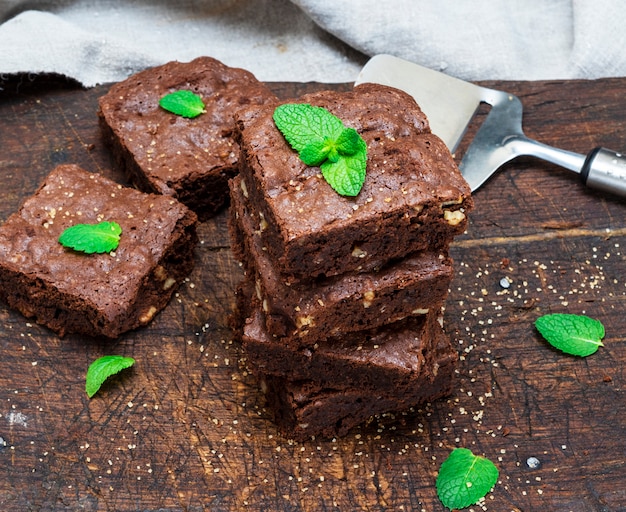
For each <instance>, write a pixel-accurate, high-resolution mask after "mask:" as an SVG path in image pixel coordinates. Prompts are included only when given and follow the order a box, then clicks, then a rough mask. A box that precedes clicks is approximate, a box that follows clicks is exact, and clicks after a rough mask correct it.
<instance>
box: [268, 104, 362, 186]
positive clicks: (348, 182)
mask: <svg viewBox="0 0 626 512" xmlns="http://www.w3.org/2000/svg"><path fill="white" fill-rule="evenodd" d="M273 118H274V122H275V123H276V127H277V128H278V129H279V130H280V132H281V133H282V134H283V136H284V137H285V139H286V140H287V142H288V143H289V144H290V145H291V147H292V148H293V149H294V150H296V151H297V152H298V154H299V156H300V160H302V161H303V162H304V163H305V164H306V165H310V166H319V167H320V169H321V171H322V176H324V179H325V180H326V181H327V182H328V184H329V185H330V186H331V187H332V188H333V189H334V190H335V192H337V193H338V194H340V195H342V196H353V197H354V196H357V195H358V194H359V192H360V191H361V187H362V186H363V183H364V182H365V167H366V164H367V144H366V143H365V141H364V140H363V138H362V137H361V136H360V135H359V133H358V132H357V131H356V130H355V129H354V128H348V127H346V126H344V124H343V122H342V121H341V119H339V118H338V117H336V116H335V115H333V114H331V113H330V112H329V111H328V110H326V109H325V108H322V107H316V106H313V105H309V104H307V103H287V104H284V105H280V106H278V107H277V108H276V110H275V111H274V116H273Z"/></svg>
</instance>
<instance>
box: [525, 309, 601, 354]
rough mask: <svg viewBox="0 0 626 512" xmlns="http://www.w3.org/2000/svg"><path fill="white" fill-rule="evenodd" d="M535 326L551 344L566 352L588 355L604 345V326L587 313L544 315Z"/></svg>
mask: <svg viewBox="0 0 626 512" xmlns="http://www.w3.org/2000/svg"><path fill="white" fill-rule="evenodd" d="M535 327H536V328H537V330H538V331H539V333H540V334H541V335H542V336H543V337H544V338H545V340H546V341H547V342H548V343H550V345H552V346H553V347H555V348H557V349H559V350H561V351H562V352H565V353H566V354H571V355H574V356H580V357H587V356H590V355H591V354H593V353H595V352H596V351H597V350H598V348H599V347H602V346H604V344H603V343H602V338H604V334H605V333H604V326H603V325H602V323H601V322H600V321H598V320H595V319H594V318H590V317H588V316H585V315H573V314H566V313H553V314H550V315H544V316H541V317H539V318H537V320H536V321H535Z"/></svg>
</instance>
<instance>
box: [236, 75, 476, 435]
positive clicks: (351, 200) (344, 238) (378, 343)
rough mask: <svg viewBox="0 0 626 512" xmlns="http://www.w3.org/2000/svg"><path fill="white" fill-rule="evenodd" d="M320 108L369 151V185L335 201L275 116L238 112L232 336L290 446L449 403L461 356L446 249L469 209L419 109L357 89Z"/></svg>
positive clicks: (323, 97)
mask: <svg viewBox="0 0 626 512" xmlns="http://www.w3.org/2000/svg"><path fill="white" fill-rule="evenodd" d="M295 102H296V103H308V104H311V105H316V106H320V107H324V108H326V109H327V110H329V111H330V112H331V113H332V114H334V115H336V116H337V117H339V118H340V119H341V120H342V121H343V123H344V125H346V126H348V127H352V128H355V129H356V130H357V131H358V132H359V133H360V135H361V136H362V137H363V139H364V140H365V142H366V143H367V148H368V157H367V158H368V160H367V169H366V178H365V183H364V185H363V188H362V189H361V191H360V192H359V194H358V195H357V196H356V197H344V196H341V195H339V194H337V193H336V192H334V191H333V190H332V188H331V187H330V185H329V184H328V183H327V182H326V181H325V180H324V178H323V177H322V175H321V172H320V169H319V168H317V167H309V166H306V165H305V164H304V163H302V161H301V160H300V159H299V157H298V154H297V153H296V152H295V151H293V150H292V149H291V147H290V146H289V145H288V144H287V142H286V141H285V140H284V138H283V136H282V134H281V133H280V132H279V131H278V129H277V128H276V126H275V124H274V121H273V118H272V115H273V111H274V108H275V106H276V105H273V106H272V105H270V106H264V107H260V108H251V109H247V110H243V111H241V112H240V113H239V114H238V115H237V127H238V142H239V145H240V148H241V155H240V160H239V162H240V166H239V175H238V176H237V177H235V178H234V179H233V180H231V182H230V195H231V209H230V215H229V229H230V233H231V240H232V247H233V252H234V254H235V257H236V258H237V259H238V260H239V261H241V263H242V265H243V268H244V270H245V278H244V280H243V281H242V283H241V284H240V286H239V288H238V317H237V318H238V327H239V329H240V332H241V338H242V344H243V351H244V355H245V358H246V362H247V365H248V367H249V368H250V369H251V371H252V372H253V373H254V374H255V376H256V377H257V378H258V380H259V382H260V386H261V389H262V390H263V391H264V393H265V395H266V399H267V402H268V404H269V406H270V409H271V410H272V412H273V415H274V419H275V422H276V424H277V426H278V428H279V429H280V430H281V431H282V433H283V434H284V435H286V436H287V437H290V438H292V439H295V440H304V439H307V438H309V437H310V436H315V435H318V436H323V437H335V436H342V435H345V434H346V433H347V432H348V430H350V429H351V428H352V427H354V426H356V425H358V424H360V423H362V422H364V421H367V420H368V419H369V418H371V417H372V416H375V415H378V414H382V413H387V412H397V411H403V410H406V409H408V408H410V407H412V406H416V405H418V404H421V403H424V402H427V401H432V400H434V399H436V398H439V397H441V396H444V395H446V394H449V393H450V391H451V389H452V385H453V381H454V379H453V375H454V371H455V369H456V362H457V358H458V356H457V352H456V350H455V349H454V348H453V347H452V345H451V342H450V339H449V338H448V337H447V335H446V334H445V332H444V330H443V327H442V324H443V322H442V318H443V314H442V307H443V305H444V302H445V300H446V297H447V294H448V289H449V285H450V281H451V279H452V277H453V264H452V261H451V259H450V257H449V255H448V248H449V245H450V243H451V241H452V240H453V238H454V237H455V236H456V235H459V234H461V233H463V231H464V230H465V228H466V225H467V214H468V212H469V211H470V210H471V208H472V206H473V203H472V198H471V194H470V189H469V186H468V185H467V183H466V182H465V180H464V179H463V177H462V175H461V174H460V172H459V170H458V168H457V166H456V164H455V163H454V160H453V158H452V156H451V154H450V152H449V151H448V149H447V148H446V147H445V145H444V143H443V142H442V141H441V140H440V139H439V138H438V137H436V136H435V135H433V134H432V133H431V132H430V128H429V125H428V121H427V119H426V117H425V115H424V114H423V113H422V111H421V110H420V108H419V107H418V105H417V104H416V103H415V101H414V100H413V98H411V97H410V96H408V95H407V94H405V93H403V92H402V91H399V90H397V89H393V88H390V87H386V86H382V85H375V84H363V85H359V86H357V87H355V88H354V89H353V90H351V91H349V92H336V91H323V92H318V93H313V94H308V95H305V96H302V97H301V98H299V99H297V100H296V101H295Z"/></svg>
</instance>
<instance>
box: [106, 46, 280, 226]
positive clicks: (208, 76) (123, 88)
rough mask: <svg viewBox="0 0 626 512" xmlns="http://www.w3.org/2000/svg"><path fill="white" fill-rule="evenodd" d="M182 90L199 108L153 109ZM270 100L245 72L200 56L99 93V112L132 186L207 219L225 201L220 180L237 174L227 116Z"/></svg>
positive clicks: (224, 187) (225, 191) (231, 121)
mask: <svg viewBox="0 0 626 512" xmlns="http://www.w3.org/2000/svg"><path fill="white" fill-rule="evenodd" d="M181 89H185V90H191V91H193V92H194V93H196V94H198V95H200V96H201V97H202V99H203V101H204V103H205V106H206V113H204V114H201V115H200V116H198V117H196V118H194V119H187V118H183V117H181V116H178V115H175V114H172V113H170V112H167V111H165V110H164V109H162V108H161V107H159V100H160V98H161V97H162V96H164V95H166V94H168V93H171V92H174V91H177V90H181ZM274 101H276V97H275V96H274V94H273V93H272V92H271V91H270V90H269V89H268V88H267V87H266V86H265V85H264V84H262V83H261V82H259V81H258V80H257V79H256V78H255V77H254V76H253V75H252V73H250V72H248V71H246V70H243V69H239V68H231V67H228V66H226V65H224V64H223V63H221V62H220V61H218V60H215V59H213V58H210V57H199V58H197V59H195V60H193V61H191V62H188V63H182V62H169V63H167V64H164V65H162V66H158V67H155V68H151V69H148V70H145V71H142V72H140V73H137V74H135V75H133V76H131V77H129V78H128V79H126V80H124V81H123V82H119V83H117V84H115V85H113V86H112V87H111V89H110V90H109V92H108V93H107V94H105V95H104V96H103V97H101V98H100V100H99V111H98V114H99V118H100V125H101V128H102V133H103V137H104V139H105V141H106V142H107V143H108V145H109V146H110V147H111V149H112V153H113V156H114V159H115V161H116V163H117V164H118V165H119V166H120V167H121V168H122V169H123V170H124V171H125V172H126V175H127V177H128V179H129V180H130V181H131V182H132V183H133V184H134V185H135V186H137V187H138V188H139V189H141V190H143V191H145V192H154V193H160V194H165V195H170V196H173V197H176V198H177V199H178V200H180V201H181V202H182V203H184V204H186V205H187V206H189V207H190V208H191V209H192V210H194V211H195V212H196V213H197V214H198V216H199V218H200V219H201V220H206V219H208V218H210V217H211V216H213V215H214V214H215V213H216V212H217V211H218V210H219V209H220V208H221V207H222V206H223V205H224V204H226V203H227V199H228V189H227V181H228V179H229V178H231V177H232V176H234V175H235V174H236V172H237V165H238V156H239V147H238V144H237V143H236V142H235V140H234V139H233V130H234V128H235V122H234V118H233V115H234V114H235V113H236V112H237V111H238V110H239V109H240V108H243V107H246V106H250V105H261V104H264V103H268V102H274Z"/></svg>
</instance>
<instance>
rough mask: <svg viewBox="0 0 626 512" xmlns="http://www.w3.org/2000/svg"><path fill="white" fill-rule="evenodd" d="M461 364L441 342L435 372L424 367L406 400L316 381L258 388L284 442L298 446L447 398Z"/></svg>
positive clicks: (271, 379) (269, 380) (267, 380)
mask: <svg viewBox="0 0 626 512" xmlns="http://www.w3.org/2000/svg"><path fill="white" fill-rule="evenodd" d="M457 358H458V355H457V353H456V350H454V348H453V347H452V345H451V343H450V341H449V340H448V339H447V338H446V337H442V338H441V340H440V343H439V345H438V346H437V348H436V350H435V356H434V361H433V364H432V366H426V367H425V368H424V369H425V371H424V372H423V373H422V376H421V378H420V384H419V385H416V386H413V387H411V388H410V389H409V390H408V391H407V392H406V393H404V394H400V393H395V392H394V390H393V389H385V388H383V387H381V388H380V389H379V390H377V391H372V390H371V389H369V388H362V387H353V388H348V389H334V388H332V387H331V386H323V385H321V384H320V383H318V382H316V381H315V380H302V381H296V380H294V381H290V380H288V379H286V378H284V377H278V376H272V375H265V376H262V377H261V379H260V384H261V389H262V390H263V392H264V393H265V396H266V398H267V400H268V402H269V405H270V408H271V411H272V413H273V415H274V421H275V422H276V425H277V426H278V429H279V430H280V431H281V433H282V434H283V435H285V436H286V437H289V438H291V439H294V440H296V441H305V440H307V439H310V438H311V436H322V437H325V438H332V437H340V436H344V435H346V434H347V433H348V431H349V430H350V429H351V428H353V427H355V426H357V425H359V424H361V423H364V422H367V421H368V420H370V419H372V418H373V417H374V416H376V415H380V414H384V413H394V412H400V411H405V410H407V409H409V408H410V407H414V406H418V405H420V404H423V403H425V402H431V401H433V400H436V399H439V398H442V397H444V396H446V395H449V394H450V393H451V391H452V383H453V382H454V379H453V375H454V371H455V369H456V361H457Z"/></svg>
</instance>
